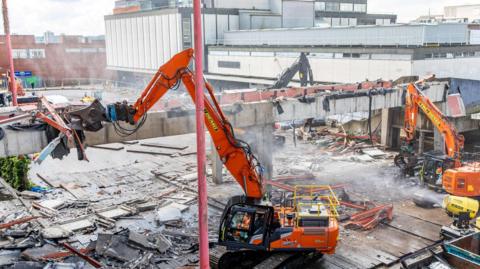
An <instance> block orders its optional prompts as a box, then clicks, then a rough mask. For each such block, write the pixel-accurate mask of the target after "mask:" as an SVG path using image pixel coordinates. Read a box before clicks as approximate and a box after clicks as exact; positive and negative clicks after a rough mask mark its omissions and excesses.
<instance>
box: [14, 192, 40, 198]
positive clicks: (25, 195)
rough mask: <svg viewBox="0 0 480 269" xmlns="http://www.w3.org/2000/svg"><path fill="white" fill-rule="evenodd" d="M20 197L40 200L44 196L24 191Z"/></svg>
mask: <svg viewBox="0 0 480 269" xmlns="http://www.w3.org/2000/svg"><path fill="white" fill-rule="evenodd" d="M20 196H22V197H25V198H27V199H40V198H42V197H43V194H41V193H38V192H33V191H22V192H20Z"/></svg>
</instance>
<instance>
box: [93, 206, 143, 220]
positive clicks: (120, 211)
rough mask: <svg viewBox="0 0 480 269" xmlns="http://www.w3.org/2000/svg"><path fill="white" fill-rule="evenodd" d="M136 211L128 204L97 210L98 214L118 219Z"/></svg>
mask: <svg viewBox="0 0 480 269" xmlns="http://www.w3.org/2000/svg"><path fill="white" fill-rule="evenodd" d="M134 213H135V209H134V208H132V207H129V206H126V205H120V206H117V207H111V208H105V209H100V210H98V211H97V212H96V214H97V215H98V216H100V217H102V218H106V219H116V218H119V217H124V216H129V215H132V214H134Z"/></svg>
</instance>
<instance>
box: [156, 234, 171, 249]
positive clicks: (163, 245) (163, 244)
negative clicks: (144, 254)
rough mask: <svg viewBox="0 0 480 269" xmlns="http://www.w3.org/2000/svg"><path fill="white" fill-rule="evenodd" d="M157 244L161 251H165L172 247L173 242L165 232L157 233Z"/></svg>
mask: <svg viewBox="0 0 480 269" xmlns="http://www.w3.org/2000/svg"><path fill="white" fill-rule="evenodd" d="M155 245H156V247H157V250H158V251H159V252H160V253H165V252H166V251H167V250H169V249H170V248H171V247H172V242H170V240H168V239H167V238H166V237H165V236H164V235H163V234H157V235H156V237H155Z"/></svg>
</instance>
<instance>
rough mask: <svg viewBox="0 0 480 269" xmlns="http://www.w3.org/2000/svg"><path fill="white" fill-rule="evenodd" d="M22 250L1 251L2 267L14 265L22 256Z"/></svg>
mask: <svg viewBox="0 0 480 269" xmlns="http://www.w3.org/2000/svg"><path fill="white" fill-rule="evenodd" d="M20 253H21V252H20V250H2V251H0V268H5V267H6V266H8V265H12V264H13V263H14V262H16V261H17V260H18V259H19V258H20Z"/></svg>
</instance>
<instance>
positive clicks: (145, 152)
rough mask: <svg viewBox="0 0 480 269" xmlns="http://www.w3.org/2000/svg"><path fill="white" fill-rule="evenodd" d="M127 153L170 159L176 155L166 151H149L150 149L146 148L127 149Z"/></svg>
mask: <svg viewBox="0 0 480 269" xmlns="http://www.w3.org/2000/svg"><path fill="white" fill-rule="evenodd" d="M127 152H132V153H143V154H152V155H161V156H169V157H172V156H173V155H174V154H175V153H172V152H167V151H165V150H160V149H149V148H144V147H143V148H141V147H135V148H131V149H127Z"/></svg>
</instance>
